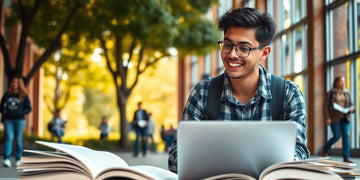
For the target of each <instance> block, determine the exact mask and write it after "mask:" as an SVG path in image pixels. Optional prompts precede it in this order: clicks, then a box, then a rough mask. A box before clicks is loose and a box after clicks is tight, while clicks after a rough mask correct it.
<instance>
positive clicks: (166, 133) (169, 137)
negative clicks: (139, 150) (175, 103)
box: [160, 125, 176, 152]
mask: <svg viewBox="0 0 360 180" xmlns="http://www.w3.org/2000/svg"><path fill="white" fill-rule="evenodd" d="M160 135H161V139H162V140H163V141H165V152H168V151H169V150H170V147H171V143H172V141H173V140H174V139H175V136H176V129H174V128H173V126H172V125H171V126H170V129H168V130H166V129H165V126H164V125H161V132H160Z"/></svg>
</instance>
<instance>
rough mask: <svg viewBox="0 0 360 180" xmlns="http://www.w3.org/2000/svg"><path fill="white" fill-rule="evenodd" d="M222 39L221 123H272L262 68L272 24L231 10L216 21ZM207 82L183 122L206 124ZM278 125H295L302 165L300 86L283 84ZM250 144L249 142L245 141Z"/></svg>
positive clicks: (173, 156)
mask: <svg viewBox="0 0 360 180" xmlns="http://www.w3.org/2000/svg"><path fill="white" fill-rule="evenodd" d="M218 28H219V30H221V31H224V39H223V40H222V41H219V42H218V45H219V50H220V53H221V59H222V62H223V64H224V67H225V69H226V70H225V73H224V74H223V76H224V82H223V85H222V86H223V87H222V88H221V89H222V92H221V96H220V102H219V103H220V110H219V112H220V113H219V116H218V119H219V120H238V121H251V120H261V121H271V120H272V117H271V113H270V105H269V104H270V101H271V100H272V94H271V91H270V89H271V81H272V76H271V74H270V73H268V72H267V71H266V69H265V68H264V67H263V66H262V65H261V63H264V62H265V61H266V59H267V57H268V56H269V54H270V52H271V48H270V46H269V44H270V43H271V41H272V39H273V37H274V34H275V24H274V21H273V19H272V17H271V16H270V15H269V14H268V13H263V14H261V13H260V12H259V11H257V10H256V9H253V8H242V9H234V10H230V11H229V12H227V13H226V14H225V15H224V16H223V17H222V18H221V19H220V21H219V25H218ZM210 80H211V78H208V79H205V80H203V81H201V82H199V83H198V84H197V85H196V86H195V87H194V88H193V90H192V92H191V93H190V96H189V98H188V101H187V103H186V105H185V108H184V111H183V115H182V119H183V120H206V119H207V118H208V116H207V114H206V106H209V105H212V104H207V100H208V97H209V96H210V95H208V91H209V84H210ZM280 117H281V118H280V119H281V120H289V121H294V122H296V123H297V140H296V148H295V149H296V152H295V157H294V159H306V158H308V157H309V151H308V149H307V147H306V122H305V119H306V109H305V101H304V97H303V94H302V93H301V91H300V89H299V88H298V86H297V85H296V84H295V83H293V82H291V81H286V84H285V97H284V102H283V111H282V113H281V114H280ZM249 138H251V137H249ZM168 162H169V170H171V171H173V172H177V145H176V140H174V141H173V144H172V147H171V149H170V152H169V161H168Z"/></svg>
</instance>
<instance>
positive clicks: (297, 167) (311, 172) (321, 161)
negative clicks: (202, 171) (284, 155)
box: [205, 157, 360, 180]
mask: <svg viewBox="0 0 360 180" xmlns="http://www.w3.org/2000/svg"><path fill="white" fill-rule="evenodd" d="M328 159H329V157H326V158H316V159H306V160H300V161H293V162H286V163H279V164H274V165H271V166H269V167H267V168H265V169H264V170H263V171H262V173H261V174H260V176H259V178H258V179H259V180H274V179H298V180H305V179H306V180H318V179H326V180H343V179H345V178H343V177H346V178H349V177H356V176H359V175H360V174H357V173H354V171H353V170H355V167H356V164H355V163H346V162H337V161H331V160H328ZM218 179H242V180H256V178H255V177H251V176H248V175H244V174H236V173H232V174H231V173H230V174H222V175H217V176H213V177H209V178H206V179H205V180H218ZM354 179H355V178H354Z"/></svg>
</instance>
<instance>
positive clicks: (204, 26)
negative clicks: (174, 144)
mask: <svg viewBox="0 0 360 180" xmlns="http://www.w3.org/2000/svg"><path fill="white" fill-rule="evenodd" d="M212 2H214V0H207V1H202V2H201V3H200V2H198V1H196V0H168V1H161V0H160V1H158V0H147V1H142V0H132V1H126V2H124V1H121V0H97V1H94V2H93V3H92V4H91V5H90V6H88V7H87V9H86V12H83V13H79V14H82V15H84V16H82V17H80V16H78V18H81V20H82V21H85V22H87V23H86V24H85V25H82V26H78V27H77V29H78V30H79V29H82V31H76V32H77V33H81V34H82V35H85V36H86V37H87V38H88V40H89V41H92V40H97V41H98V42H99V45H100V47H101V48H102V49H103V56H104V58H105V60H106V62H107V68H108V70H109V71H110V73H111V76H112V78H113V82H114V85H115V88H116V98H117V105H118V108H119V112H120V132H121V138H120V146H121V147H127V146H128V139H127V132H128V130H127V129H126V128H127V126H126V123H127V118H126V105H127V100H128V98H129V96H130V95H131V92H132V90H133V89H134V87H135V86H136V85H137V83H138V80H139V77H140V75H141V74H142V73H143V72H144V71H145V70H146V69H147V68H148V67H150V66H152V65H154V64H155V63H156V62H158V61H159V60H160V59H162V58H163V57H166V56H169V55H170V54H169V52H168V48H169V47H172V46H177V47H178V48H179V50H180V51H182V52H183V54H185V53H197V54H201V53H204V52H207V51H208V50H209V49H210V48H214V46H213V45H214V44H216V40H217V39H216V38H217V36H216V35H217V33H216V32H217V31H216V28H215V25H214V24H213V23H211V22H210V21H208V20H205V19H204V18H202V16H203V14H204V12H205V11H207V10H208V9H209V7H210V5H211V3H212ZM188 32H191V33H188ZM73 36H75V37H76V36H79V34H77V35H76V34H75V33H74V34H73ZM175 40H176V41H175ZM174 42H175V43H174Z"/></svg>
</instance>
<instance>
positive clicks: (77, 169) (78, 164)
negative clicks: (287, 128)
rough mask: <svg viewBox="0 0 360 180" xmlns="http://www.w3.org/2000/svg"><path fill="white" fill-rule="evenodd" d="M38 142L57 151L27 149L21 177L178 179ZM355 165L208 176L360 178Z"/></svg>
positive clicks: (318, 162)
mask: <svg viewBox="0 0 360 180" xmlns="http://www.w3.org/2000/svg"><path fill="white" fill-rule="evenodd" d="M36 143H37V144H41V145H44V146H47V147H50V148H52V149H54V150H56V151H38V150H25V152H27V153H26V154H25V155H24V157H23V158H22V159H21V164H20V165H19V166H18V167H17V172H18V176H19V179H29V180H30V179H34V180H42V179H77V180H78V179H79V180H81V179H86V180H89V179H92V180H102V179H136V180H176V179H178V175H177V174H175V173H172V172H170V171H168V170H165V169H162V168H158V167H155V166H149V165H137V166H129V165H128V164H127V163H126V162H125V161H124V160H123V159H122V158H121V157H119V156H117V155H115V154H113V153H110V152H106V151H95V150H92V149H89V148H86V147H83V146H77V145H69V144H58V143H52V142H44V141H37V142H36ZM220 166H221V165H220ZM356 168H357V166H356V164H355V163H346V162H338V161H331V160H329V158H316V159H306V160H300V161H292V162H285V163H279V164H274V165H271V166H269V167H267V168H266V169H264V170H263V171H262V173H261V174H260V175H259V177H251V176H249V175H246V174H239V173H236V172H234V173H231V174H220V175H216V176H212V177H208V178H207V179H206V180H217V179H222V180H224V179H244V180H256V179H259V180H274V179H299V180H302V179H303V180H305V179H306V180H319V179H326V180H342V179H345V180H352V179H357V178H359V177H360V175H359V174H357V173H355V172H356V171H357V169H356ZM359 179H360V178H359Z"/></svg>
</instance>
